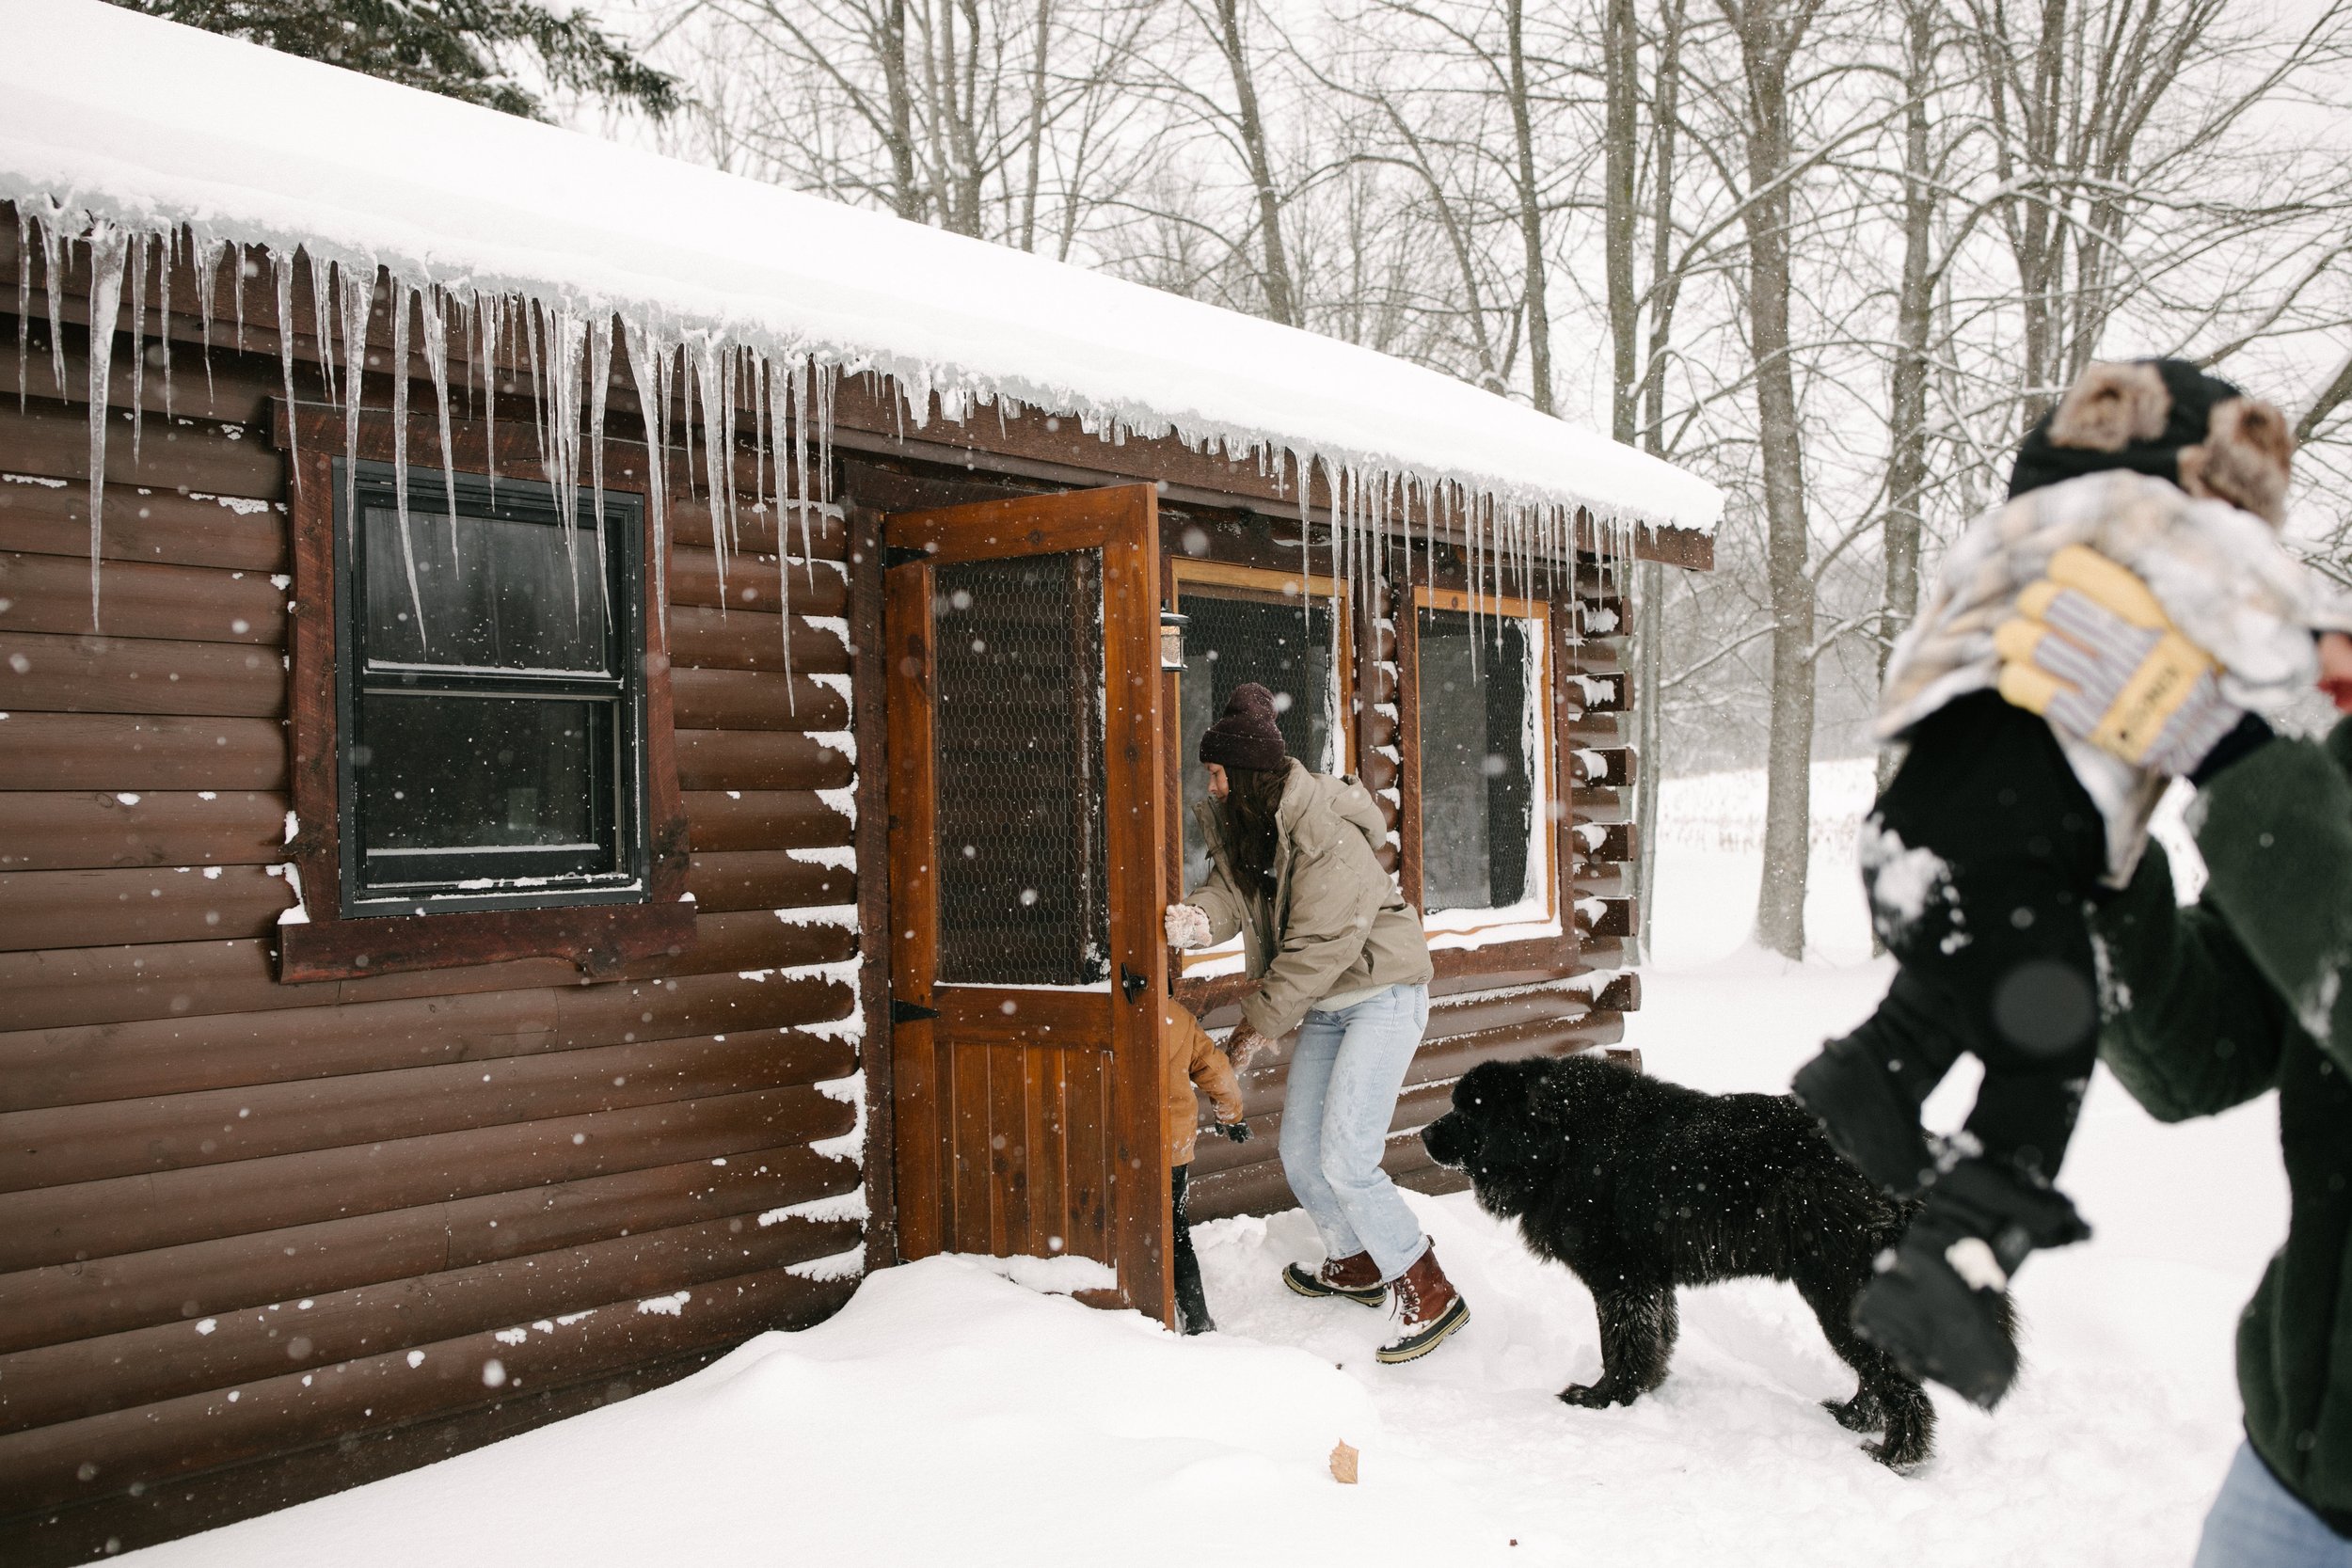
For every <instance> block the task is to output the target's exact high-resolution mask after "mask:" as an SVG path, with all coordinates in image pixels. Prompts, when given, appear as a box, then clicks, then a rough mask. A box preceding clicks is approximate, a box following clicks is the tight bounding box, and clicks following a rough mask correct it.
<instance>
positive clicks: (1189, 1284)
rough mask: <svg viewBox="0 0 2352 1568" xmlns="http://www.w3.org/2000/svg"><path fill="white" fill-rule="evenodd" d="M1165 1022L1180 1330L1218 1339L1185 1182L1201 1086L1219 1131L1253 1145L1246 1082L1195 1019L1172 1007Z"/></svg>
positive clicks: (1197, 1125)
mask: <svg viewBox="0 0 2352 1568" xmlns="http://www.w3.org/2000/svg"><path fill="white" fill-rule="evenodd" d="M1165 1022H1166V1023H1167V1034H1166V1035H1165V1037H1164V1043H1165V1045H1166V1047H1167V1052H1168V1056H1167V1061H1168V1108H1167V1126H1168V1179H1169V1180H1168V1190H1169V1191H1170V1192H1171V1193H1172V1194H1174V1195H1175V1208H1176V1216H1175V1218H1176V1226H1175V1231H1174V1236H1175V1256H1174V1257H1173V1258H1172V1259H1170V1261H1171V1262H1172V1263H1173V1264H1174V1266H1175V1271H1176V1325H1177V1327H1178V1328H1179V1329H1181V1330H1182V1331H1183V1332H1184V1333H1186V1334H1214V1333H1216V1320H1215V1319H1213V1318H1211V1317H1210V1316H1209V1293H1208V1289H1207V1287H1205V1286H1204V1285H1202V1284H1201V1282H1200V1257H1199V1255H1198V1254H1196V1253H1195V1252H1194V1251H1193V1250H1192V1224H1191V1222H1190V1221H1189V1220H1188V1219H1187V1218H1186V1217H1185V1215H1184V1185H1185V1179H1186V1178H1187V1177H1188V1176H1190V1174H1191V1172H1192V1151H1193V1146H1194V1144H1195V1143H1196V1142H1197V1141H1198V1140H1199V1138H1200V1104H1199V1102H1198V1101H1195V1100H1194V1099H1193V1097H1192V1091H1193V1089H1194V1087H1195V1086H1196V1085H1198V1086H1199V1088H1200V1092H1201V1093H1203V1094H1205V1095H1207V1096H1208V1097H1209V1106H1210V1109H1211V1110H1212V1111H1213V1112H1214V1113H1215V1115H1216V1127H1217V1131H1218V1132H1222V1133H1224V1134H1225V1135H1226V1136H1227V1137H1229V1138H1231V1139H1232V1140H1233V1141H1234V1142H1235V1143H1248V1141H1249V1124H1248V1122H1246V1121H1244V1120H1242V1114H1241V1079H1240V1077H1239V1076H1238V1075H1237V1074H1235V1072H1234V1071H1233V1064H1232V1059H1231V1058H1229V1057H1228V1056H1227V1055H1226V1054H1225V1053H1224V1052H1222V1051H1220V1050H1218V1049H1217V1044H1216V1041H1215V1040H1213V1039H1211V1038H1210V1037H1209V1032H1208V1031H1207V1030H1206V1029H1203V1028H1201V1027H1200V1020H1198V1019H1196V1018H1194V1017H1193V1016H1192V1014H1191V1013H1189V1012H1187V1011H1185V1010H1184V1008H1183V1007H1181V1006H1178V1005H1177V1004H1175V1003H1173V1002H1170V1003H1169V1004H1168V1012H1167V1014H1166V1019H1165Z"/></svg>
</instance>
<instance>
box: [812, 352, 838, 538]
mask: <svg viewBox="0 0 2352 1568" xmlns="http://www.w3.org/2000/svg"><path fill="white" fill-rule="evenodd" d="M840 385H841V367H840V366H838V365H827V366H825V367H824V370H823V372H822V373H821V374H819V375H818V379H817V499H818V503H819V504H820V505H824V506H831V505H832V504H833V404H834V392H836V391H837V390H838V389H839V388H840Z"/></svg>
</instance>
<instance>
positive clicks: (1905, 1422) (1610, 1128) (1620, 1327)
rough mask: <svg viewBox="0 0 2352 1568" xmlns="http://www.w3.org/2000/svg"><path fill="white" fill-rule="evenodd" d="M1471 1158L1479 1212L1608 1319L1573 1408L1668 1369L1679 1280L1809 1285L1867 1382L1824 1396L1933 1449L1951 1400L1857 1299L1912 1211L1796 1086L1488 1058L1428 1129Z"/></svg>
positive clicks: (1597, 1402) (1889, 1443)
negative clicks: (1770, 1087) (1842, 1150)
mask: <svg viewBox="0 0 2352 1568" xmlns="http://www.w3.org/2000/svg"><path fill="white" fill-rule="evenodd" d="M1422 1142H1423V1143H1424V1144H1426V1145H1427V1146H1428V1149H1429V1153H1430V1156H1431V1158H1433V1159H1435V1160H1437V1161H1438V1163H1439V1164H1445V1165H1451V1166H1454V1167H1455V1168H1457V1169H1460V1170H1464V1171H1467V1172H1468V1173H1469V1174H1470V1180H1471V1183H1472V1185H1473V1187H1474V1188H1475V1190H1476V1192H1477V1195H1478V1201H1479V1204H1480V1206H1481V1207H1483V1208H1485V1209H1486V1212H1488V1213H1491V1214H1494V1215H1495V1216H1497V1217H1498V1218H1502V1219H1516V1220H1518V1222H1519V1229H1520V1233H1521V1234H1522V1235H1523V1236H1524V1237H1525V1238H1526V1240H1527V1243H1528V1245H1529V1246H1531V1247H1532V1248H1534V1251H1535V1252H1536V1253H1537V1254H1539V1255H1540V1256H1542V1257H1546V1258H1549V1259H1553V1260H1555V1261H1557V1262H1561V1263H1565V1264H1566V1265H1567V1266H1568V1267H1569V1268H1570V1269H1571V1270H1573V1271H1575V1273H1576V1275H1577V1277H1578V1278H1580V1279H1581V1280H1582V1281H1583V1282H1584V1285H1585V1287H1586V1289H1588V1290H1590V1291H1592V1293H1593V1304H1594V1306H1595V1307H1597V1309H1598V1313H1599V1317H1600V1363H1601V1373H1600V1378H1599V1381H1597V1382H1596V1383H1593V1384H1591V1385H1590V1386H1584V1385H1574V1386H1569V1387H1567V1388H1564V1389H1562V1390H1561V1392H1560V1397H1561V1398H1562V1399H1563V1400H1565V1401H1566V1402H1569V1403H1570V1404H1578V1405H1585V1406H1589V1407H1595V1408H1597V1407H1600V1406H1604V1405H1610V1404H1627V1403H1630V1402H1632V1401H1633V1400H1635V1399H1636V1398H1638V1397H1640V1396H1641V1395H1643V1394H1645V1393H1647V1392H1648V1391H1649V1390H1651V1389H1652V1388H1655V1387H1657V1386H1658V1385H1659V1384H1660V1383H1661V1381H1663V1380H1664V1378H1665V1376H1666V1364H1667V1361H1668V1359H1669V1358H1670V1357H1671V1356H1672V1355H1673V1354H1674V1343H1675V1335H1676V1329H1677V1320H1676V1313H1675V1291H1676V1289H1677V1287H1679V1286H1684V1285H1706V1284H1710V1283H1712V1282H1714V1281H1716V1280H1722V1279H1735V1278H1740V1277H1743V1276H1748V1275H1766V1276H1770V1277H1772V1278H1774V1279H1784V1280H1787V1281H1788V1282H1789V1283H1791V1284H1793V1285H1795V1286H1796V1288H1797V1291H1798V1293H1799V1294H1800V1295H1802V1296H1803V1297H1804V1302H1805V1305H1806V1306H1808V1307H1811V1308H1812V1309H1813V1315H1814V1316H1815V1317H1816V1318H1818V1319H1820V1323H1821V1332H1822V1333H1823V1334H1824V1335H1826V1336H1827V1337H1828V1338H1829V1343H1830V1348H1831V1349H1832V1350H1834V1351H1836V1353H1837V1354H1838V1357H1839V1358H1840V1359H1841V1360H1843V1361H1844V1362H1845V1363H1846V1364H1847V1365H1848V1366H1850V1367H1851V1368H1852V1369H1853V1370H1854V1372H1855V1374H1856V1376H1857V1377H1858V1378H1859V1379H1860V1386H1859V1387H1858V1388H1857V1389H1856V1390H1855V1392H1854V1395H1853V1397H1852V1398H1851V1399H1850V1400H1846V1401H1844V1402H1839V1401H1836V1400H1824V1401H1822V1404H1823V1406H1824V1407H1825V1408H1826V1409H1827V1410H1828V1411H1829V1413H1830V1414H1831V1415H1832V1416H1834V1417H1836V1418H1837V1420H1838V1422H1839V1424H1840V1425H1842V1426H1844V1427H1846V1428H1847V1429H1848V1430H1850V1431H1853V1432H1873V1431H1883V1433H1884V1436H1883V1439H1882V1440H1881V1441H1878V1442H1875V1443H1866V1444H1864V1445H1863V1447H1864V1448H1865V1449H1867V1451H1868V1452H1869V1453H1870V1454H1871V1455H1872V1457H1874V1458H1876V1459H1878V1460H1880V1461H1881V1462H1882V1463H1883V1464H1886V1465H1892V1466H1894V1467H1896V1468H1898V1469H1903V1468H1908V1467H1909V1466H1911V1465H1916V1464H1918V1463H1919V1462H1920V1461H1922V1460H1924V1459H1926V1458H1927V1457H1928V1454H1929V1452H1930V1450H1931V1448H1932V1447H1933V1444H1934V1436H1935V1407H1934V1406H1933V1405H1932V1404H1931V1402H1929V1399H1928V1396H1927V1393H1926V1391H1925V1390H1924V1389H1922V1388H1921V1387H1920V1386H1919V1384H1918V1382H1917V1381H1916V1380H1915V1379H1913V1378H1911V1377H1908V1376H1906V1375H1904V1373H1903V1371H1902V1370H1901V1369H1900V1368H1899V1367H1897V1366H1896V1364H1895V1362H1894V1361H1893V1359H1892V1358H1890V1357H1889V1356H1887V1355H1886V1354H1883V1352H1881V1351H1879V1350H1876V1349H1874V1348H1873V1347H1872V1346H1870V1345H1868V1344H1866V1343H1864V1342H1863V1341H1862V1340H1861V1339H1859V1338H1856V1337H1855V1335H1854V1332H1853V1329H1852V1327H1851V1317H1852V1310H1853V1301H1854V1297H1855V1296H1856V1295H1857V1294H1858V1293H1859V1292H1860V1291H1861V1290H1862V1287H1863V1285H1864V1284H1865V1283H1866V1282H1867V1281H1868V1279H1869V1278H1870V1275H1871V1262H1872V1259H1874V1258H1876V1257H1877V1255H1878V1254H1879V1253H1880V1252H1881V1251H1882V1250H1883V1249H1884V1248H1886V1247H1889V1246H1892V1245H1893V1244H1894V1243H1895V1241H1896V1240H1897V1238H1898V1237H1899V1236H1900V1235H1901V1234H1902V1230H1903V1227H1904V1226H1905V1225H1906V1224H1907V1223H1908V1221H1909V1219H1910V1214H1911V1212H1912V1207H1913V1206H1909V1205H1903V1204H1899V1203H1897V1202H1896V1201H1895V1200H1894V1199H1892V1198H1890V1197H1888V1196H1885V1195H1884V1194H1883V1193H1882V1192H1880V1191H1879V1190H1878V1188H1877V1187H1876V1186H1874V1185H1873V1184H1872V1183H1871V1182H1870V1181H1869V1180H1868V1179H1867V1178H1866V1177H1865V1176H1863V1175H1862V1173H1861V1172H1859V1171H1857V1170H1855V1169H1854V1168H1853V1167H1852V1166H1851V1165H1850V1164H1847V1163H1846V1162H1845V1161H1844V1160H1842V1159H1840V1158H1839V1157H1838V1155H1837V1153H1836V1150H1834V1149H1832V1148H1830V1146H1829V1144H1828V1142H1827V1140H1825V1139H1824V1138H1823V1137H1822V1136H1821V1133H1820V1130H1819V1129H1818V1128H1817V1127H1816V1126H1815V1125H1814V1122H1813V1120H1812V1118H1811V1117H1808V1116H1806V1115H1805V1114H1804V1111H1803V1110H1801V1109H1800V1108H1799V1107H1798V1105H1797V1103H1796V1101H1793V1100H1791V1099H1789V1098H1788V1096H1786V1095H1761V1094H1730V1095H1710V1094H1702V1093H1700V1092H1699V1091H1697V1090H1695V1089H1689V1088H1684V1087H1682V1086H1680V1085H1676V1084H1668V1083H1662V1082H1661V1081H1660V1080H1658V1079H1655V1078H1645V1077H1643V1076H1642V1075H1641V1074H1639V1073H1637V1072H1635V1071H1633V1070H1631V1069H1628V1068H1625V1067H1621V1066H1618V1065H1617V1064H1616V1063H1614V1062H1611V1061H1608V1060H1606V1059H1603V1058H1601V1057H1598V1056H1591V1055H1588V1056H1570V1057H1567V1058H1565V1059H1552V1058H1536V1059H1533V1060H1529V1061H1519V1062H1489V1063H1486V1064H1485V1065H1483V1066H1481V1067H1478V1068H1475V1069H1472V1070H1471V1071H1470V1074H1469V1075H1468V1076H1467V1077H1465V1078H1464V1079H1463V1080H1462V1081H1461V1082H1460V1083H1459V1084H1456V1085H1454V1109H1453V1110H1452V1111H1450V1112H1448V1113H1447V1114H1446V1115H1445V1116H1442V1117H1438V1119H1437V1120H1436V1121H1434V1122H1432V1123H1431V1124H1430V1125H1429V1126H1428V1127H1426V1128H1425V1129H1423V1130H1422Z"/></svg>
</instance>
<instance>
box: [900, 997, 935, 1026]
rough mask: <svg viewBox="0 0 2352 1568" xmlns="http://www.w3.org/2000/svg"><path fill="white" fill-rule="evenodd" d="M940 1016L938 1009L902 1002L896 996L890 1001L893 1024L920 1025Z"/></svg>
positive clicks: (916, 1003) (917, 1003)
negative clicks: (926, 1020)
mask: <svg viewBox="0 0 2352 1568" xmlns="http://www.w3.org/2000/svg"><path fill="white" fill-rule="evenodd" d="M938 1016H939V1009H938V1008H937V1007H926V1006H923V1005H922V1004H921V1003H919V1002H901V1001H899V1000H898V998H897V997H895V996H894V997H892V998H891V999H890V1022H893V1023H920V1022H923V1021H924V1020H925V1019H931V1018H937V1017H938Z"/></svg>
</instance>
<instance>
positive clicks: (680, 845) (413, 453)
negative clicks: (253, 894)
mask: <svg viewBox="0 0 2352 1568" xmlns="http://www.w3.org/2000/svg"><path fill="white" fill-rule="evenodd" d="M272 415H273V417H272V419H271V429H272V431H273V434H274V437H275V440H276V443H277V446H278V451H281V452H285V453H286V454H287V467H288V468H289V475H288V479H289V483H288V485H287V498H288V505H287V514H288V526H289V528H290V530H291V531H292V535H293V546H294V551H293V553H294V614H293V617H292V623H293V625H292V643H293V646H292V651H291V670H290V688H289V702H288V708H289V713H288V722H289V732H290V739H291V743H292V747H293V756H294V767H293V769H292V773H293V779H292V784H293V800H294V816H295V819H296V821H297V823H298V825H299V826H298V832H297V833H296V835H295V838H294V843H293V844H291V845H290V846H288V858H289V859H290V860H291V861H292V862H293V863H294V869H295V871H296V872H297V874H298V875H299V876H300V878H301V880H302V894H303V906H304V908H305V910H306V911H307V912H308V915H309V918H308V919H307V920H306V921H302V922H298V923H295V924H292V925H283V926H280V927H278V933H277V934H278V978H279V979H280V980H281V981H300V980H338V979H354V978H358V977H359V976H362V975H368V974H388V973H394V972H399V971H411V970H426V969H444V968H455V967H460V966H465V965H471V964H486V963H500V962H504V961H507V960H509V959H514V958H567V959H570V960H571V961H572V962H574V963H575V964H577V965H578V966H579V968H580V971H581V973H582V974H588V975H591V976H596V977H606V976H611V975H613V974H617V973H618V972H619V971H620V970H621V969H622V968H623V967H625V966H626V965H628V964H629V963H632V962H634V961H637V960H639V959H643V958H653V957H656V956H660V955H663V954H674V953H677V952H680V951H683V950H684V949H685V948H686V947H687V946H688V945H690V944H691V942H692V941H693V938H694V906H693V904H692V903H691V902H689V901H686V898H685V895H686V875H687V838H686V812H685V804H684V801H683V800H682V799H681V798H680V795H679V792H678V777H677V760H676V747H675V737H674V733H673V731H674V722H673V718H672V711H671V702H670V674H669V661H668V660H667V659H666V658H664V657H660V653H659V651H658V650H659V646H660V638H659V637H657V636H654V635H652V634H653V633H655V632H656V630H657V629H658V628H660V627H661V626H665V625H666V607H664V606H663V605H662V604H661V603H660V599H659V588H658V585H659V584H660V583H661V582H663V581H665V580H667V577H668V571H667V566H668V563H667V562H666V561H661V560H660V559H659V557H658V555H657V551H658V550H659V549H660V548H661V547H662V546H663V544H664V543H665V542H662V541H657V540H656V539H655V538H654V537H653V524H652V511H651V507H650V505H649V504H648V502H647V498H645V495H644V473H645V470H646V462H645V459H646V453H645V449H644V446H643V445H641V444H638V443H633V442H619V441H612V440H608V441H607V442H606V444H605V466H606V468H605V473H606V484H605V487H606V488H607V489H608V490H612V491H615V492H624V491H625V492H628V493H631V494H634V495H636V496H637V497H638V498H639V499H640V505H641V508H642V515H643V516H644V529H645V537H644V563H645V570H644V573H643V574H642V575H643V578H644V610H643V615H644V620H643V625H644V626H645V628H646V629H647V632H648V641H649V642H650V643H651V644H652V646H649V648H648V650H647V653H646V659H645V761H646V768H645V819H646V897H645V900H644V902H642V903H629V904H617V903H604V904H584V905H563V906H556V907H551V908H546V909H532V910H472V911H452V912H447V913H439V914H425V915H398V916H379V915H370V916H361V917H358V918H353V917H347V916H345V915H343V914H342V809H341V808H342V800H341V797H340V792H339V787H338V779H337V757H338V754H339V751H338V734H337V729H338V720H337V699H336V659H337V657H338V655H337V648H336V642H335V619H336V615H335V607H336V579H335V544H334V518H335V461H336V459H337V458H339V457H342V456H344V455H345V454H346V452H347V451H348V450H349V449H348V448H347V447H346V444H345V440H346V436H345V426H344V415H343V411H342V409H341V408H336V407H328V406H324V405H313V404H298V405H295V406H294V407H292V408H289V407H288V406H287V405H286V404H283V403H282V402H278V401H275V400H274V401H273V404H272ZM450 438H451V446H452V448H453V451H451V452H450V453H449V456H448V461H449V464H450V466H451V467H453V468H455V469H456V470H457V471H459V472H461V473H487V472H490V471H491V462H490V458H491V449H490V441H489V433H488V429H487V427H486V425H485V424H484V423H482V422H479V421H473V420H452V421H451V425H450ZM393 447H394V442H393V427H392V420H391V417H390V415H389V414H388V413H385V412H383V411H381V410H373V409H371V410H366V411H363V412H362V413H361V414H360V416H359V421H358V456H359V457H361V458H363V459H370V460H373V461H376V462H383V463H389V462H391V461H392V460H393V457H394V452H393ZM406 455H407V456H408V457H409V458H410V459H411V461H412V465H414V464H415V463H416V461H417V460H420V459H421V460H423V461H426V462H434V463H437V462H439V461H440V460H441V455H442V454H441V451H440V444H439V434H438V431H437V427H436V424H435V422H434V421H432V420H413V419H412V420H410V421H409V429H408V432H407V452H406ZM497 457H498V462H497V470H498V471H499V472H501V473H507V474H514V475H516V476H521V475H526V474H530V473H532V472H533V471H534V469H535V468H536V467H537V464H538V453H537V451H536V450H535V443H534V442H533V441H532V436H531V432H530V431H529V429H528V428H527V427H525V428H522V429H517V428H516V427H515V426H514V425H511V424H510V425H509V426H508V428H507V429H506V430H504V431H501V432H500V436H499V441H498V453H497Z"/></svg>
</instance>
